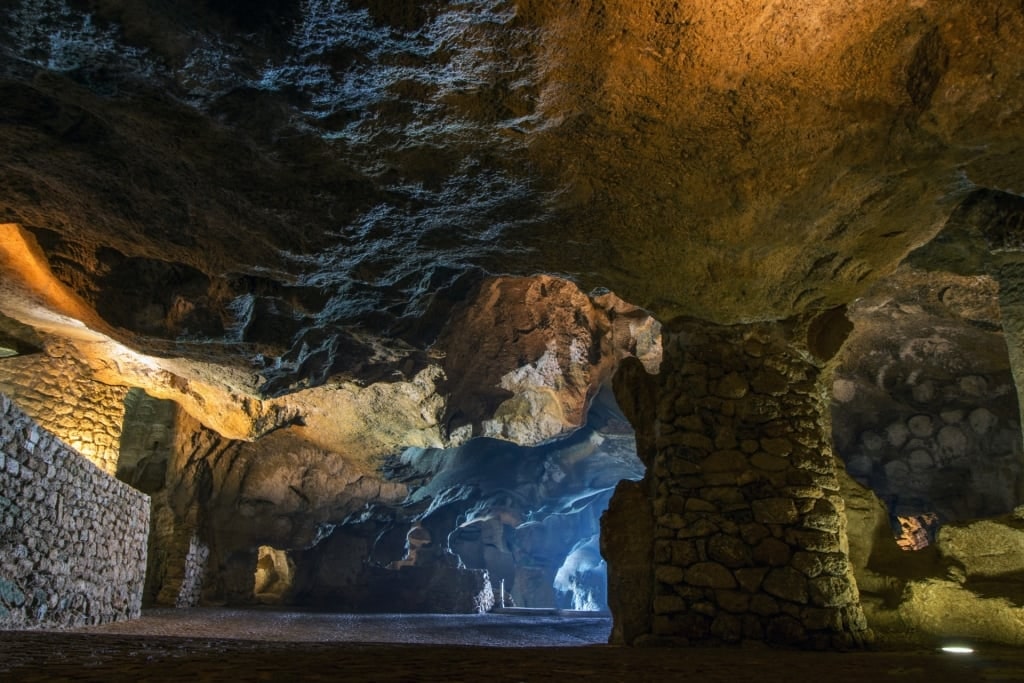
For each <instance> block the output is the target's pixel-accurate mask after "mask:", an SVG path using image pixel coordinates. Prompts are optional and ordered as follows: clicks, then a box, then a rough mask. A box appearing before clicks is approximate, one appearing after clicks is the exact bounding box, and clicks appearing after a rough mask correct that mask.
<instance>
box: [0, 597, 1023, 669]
mask: <svg viewBox="0 0 1024 683" xmlns="http://www.w3.org/2000/svg"><path fill="white" fill-rule="evenodd" d="M610 626H611V624H610V621H609V620H608V619H604V618H592V617H591V618H581V617H572V616H521V615H496V614H489V615H479V616H450V615H347V614H321V613H300V612H285V611H271V610H228V609H190V610H152V611H147V612H146V613H145V614H144V615H143V617H142V618H141V619H139V620H136V621H132V622H127V623H119V624H108V625H104V626H96V627H87V628H80V629H75V630H72V631H63V632H53V631H0V681H250V680H252V681H298V680H309V681H447V682H451V683H458V682H460V681H565V680H585V681H588V682H591V681H598V682H600V681H670V680H671V681H675V680H679V681H683V680H685V681H694V682H699V683H725V682H729V683H735V682H737V681H759V682H761V683H775V682H782V681H785V682H786V683H803V682H805V681H823V682H827V683H842V682H844V681H851V682H852V681H858V682H864V681H870V682H871V683H880V682H883V681H893V682H904V681H928V682H929V683H946V682H957V683H959V682H965V683H966V682H974V681H1002V682H1008V681H1015V682H1024V650H1022V649H1021V648H1010V647H992V646H978V649H977V651H976V653H975V654H973V655H947V654H943V653H941V652H939V651H938V650H937V649H935V648H931V647H917V648H915V649H910V650H888V649H887V650H875V651H870V652H846V653H835V652H831V653H819V652H802V651H795V650H780V649H771V648H767V647H764V646H750V647H736V648H672V649H669V648H619V647H612V646H609V645H605V644H604V642H605V640H606V639H607V635H608V632H609V629H610Z"/></svg>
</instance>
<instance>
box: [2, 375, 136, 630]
mask: <svg viewBox="0 0 1024 683" xmlns="http://www.w3.org/2000/svg"><path fill="white" fill-rule="evenodd" d="M0 523H2V524H0V628H25V627H64V626H81V625H84V624H101V623H106V622H110V621H117V620H121V619H130V618H133V617H138V616H139V611H140V608H141V605H142V588H143V580H144V576H145V570H146V538H147V535H148V532H149V497H148V496H146V495H145V494H142V493H139V492H138V491H135V490H133V489H132V488H131V487H129V486H127V485H125V484H122V483H121V482H118V481H117V480H115V479H114V478H113V477H111V476H110V475H109V474H106V473H104V472H103V471H101V470H100V469H98V468H97V467H96V466H95V465H93V464H92V463H90V462H89V461H88V460H86V459H85V458H83V457H82V456H80V455H79V454H78V453H76V452H75V451H74V450H72V449H70V448H68V446H67V445H65V444H64V443H62V442H61V441H60V440H59V439H58V438H56V437H55V436H54V435H53V434H50V433H49V432H47V431H45V430H43V429H41V428H40V427H39V426H38V425H36V424H35V423H34V422H33V421H32V420H31V419H30V418H29V417H28V416H27V415H25V414H24V413H23V412H21V411H20V410H18V408H17V407H15V406H14V404H13V403H12V402H11V400H10V399H9V398H8V397H6V396H4V395H2V394H0Z"/></svg>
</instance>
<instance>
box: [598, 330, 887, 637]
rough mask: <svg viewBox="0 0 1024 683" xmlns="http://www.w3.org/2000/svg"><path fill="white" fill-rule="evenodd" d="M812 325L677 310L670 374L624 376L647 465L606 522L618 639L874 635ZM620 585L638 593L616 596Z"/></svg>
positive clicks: (670, 336) (668, 343)
mask: <svg viewBox="0 0 1024 683" xmlns="http://www.w3.org/2000/svg"><path fill="white" fill-rule="evenodd" d="M813 328H814V326H813V325H812V326H811V329H812V330H813ZM806 337H807V334H806V328H804V327H801V326H798V325H789V324H786V323H777V324H754V325H741V326H731V327H723V326H716V325H712V324H710V323H706V322H702V321H685V322H680V323H677V324H675V325H674V326H673V330H672V331H671V332H666V333H665V334H664V338H663V342H664V354H665V355H664V361H663V364H662V371H661V374H660V375H658V376H657V377H652V378H650V379H643V378H641V377H640V374H639V373H638V372H635V371H634V372H631V371H630V370H627V371H626V372H625V373H624V376H623V377H621V378H620V377H617V378H616V380H617V381H616V393H617V396H618V397H619V400H620V404H622V406H623V408H624V410H625V411H626V412H627V415H628V416H629V417H630V420H631V421H632V422H633V424H634V426H635V427H636V429H637V432H638V437H637V440H638V450H639V451H640V453H641V457H642V458H644V459H645V460H646V461H647V466H648V470H647V476H646V478H645V480H644V481H643V482H641V483H639V484H637V485H633V486H630V487H628V488H627V489H624V490H623V491H622V492H621V494H620V493H619V492H617V493H616V498H615V499H614V500H613V502H612V505H611V506H610V508H609V511H608V513H607V514H606V515H605V518H604V520H603V529H602V531H603V533H604V534H605V535H606V536H607V540H606V542H605V547H606V548H607V549H608V553H607V560H608V564H609V591H610V593H611V594H610V596H609V602H610V603H611V605H612V609H613V614H614V616H615V621H616V625H615V629H614V631H613V640H618V641H619V642H622V643H626V644H637V645H640V644H645V643H667V644H686V643H707V642H718V643H737V642H740V641H744V640H755V641H768V642H770V643H774V644H784V645H797V646H801V647H810V648H817V649H829V648H845V647H851V646H856V645H859V644H860V643H862V642H863V641H864V639H865V638H866V637H867V636H868V635H869V632H868V630H867V624H866V622H865V619H864V615H863V612H862V611H861V608H860V603H859V596H858V592H857V587H856V584H855V582H854V579H853V574H852V570H851V566H850V562H849V560H848V556H847V547H846V529H845V523H846V520H845V512H844V505H843V499H842V498H841V496H840V495H839V484H838V481H837V478H836V464H835V460H834V458H833V455H832V448H831V437H830V426H829V414H828V411H827V400H826V392H825V391H824V390H823V386H824V385H823V383H822V382H821V381H820V374H821V369H820V367H819V363H818V361H816V360H815V359H814V357H813V356H812V355H811V354H810V353H809V352H808V351H807V346H808V345H807V343H806V341H805V340H806ZM634 370H635V369H634ZM644 382H646V384H644ZM630 385H631V386H630ZM638 490H642V491H643V492H645V493H646V496H643V497H642V498H644V499H645V500H646V501H648V502H647V504H646V505H638V504H636V500H637V498H638V496H637V492H638ZM631 502H632V503H633V504H630V503H631ZM646 518H649V519H650V520H651V521H650V523H648V521H647V519H646ZM647 534H649V535H650V537H649V539H647V542H646V544H645V539H641V538H638V536H641V535H647ZM616 538H629V539H630V547H631V549H632V553H631V556H627V554H625V553H617V552H616V550H615V548H614V546H615V545H616V544H615V542H614V541H615V539H616ZM638 548H639V549H640V552H641V553H643V552H649V562H646V564H645V559H643V558H641V559H638V558H637V556H636V553H637V551H638ZM624 575H625V576H626V577H627V580H625V581H624V580H623V576H624ZM645 578H646V585H647V586H649V587H650V588H649V589H648V590H642V589H639V584H643V583H645V580H644V579H645ZM624 585H625V586H631V589H630V590H631V591H632V595H630V596H624V595H615V592H616V590H617V589H618V587H620V586H624ZM646 601H649V602H647V604H644V605H641V604H638V603H640V602H646ZM624 606H625V609H623V607H624Z"/></svg>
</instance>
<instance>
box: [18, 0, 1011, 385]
mask: <svg viewBox="0 0 1024 683" xmlns="http://www.w3.org/2000/svg"><path fill="white" fill-rule="evenodd" d="M233 7H234V6H227V5H212V6H204V5H202V4H200V3H195V2H181V3H171V2H166V1H165V0H148V1H147V2H145V3H143V4H139V3H124V2H103V3H91V4H90V5H89V9H90V10H91V11H92V12H94V14H91V15H87V14H84V13H82V12H81V11H80V10H78V9H72V8H71V7H69V6H68V5H66V4H65V3H64V2H63V0H47V1H44V2H32V3H28V2H9V3H6V4H5V7H4V8H3V10H4V12H5V15H6V19H7V21H6V22H5V23H4V26H5V29H4V34H5V35H4V38H5V40H4V56H5V59H4V68H3V74H4V77H5V79H6V80H5V83H6V85H5V86H4V87H5V88H6V90H5V97H4V99H5V102H7V103H8V107H7V108H6V111H7V112H8V113H7V114H6V118H5V126H4V135H5V137H4V140H5V142H6V144H7V145H8V149H9V153H8V155H6V157H5V161H4V164H5V169H4V170H5V172H4V179H5V180H4V183H5V185H4V192H3V193H2V194H3V197H4V202H5V212H6V216H7V220H10V221H14V222H17V223H20V224H22V225H24V226H26V227H30V228H31V229H32V230H33V231H34V232H35V234H36V235H37V237H38V238H39V239H40V241H41V242H42V243H43V244H44V246H45V248H46V250H47V251H48V252H49V253H52V254H54V255H59V256H60V260H61V268H60V275H61V278H62V279H63V280H64V281H65V282H68V283H69V284H70V285H71V286H72V287H73V289H75V291H77V292H78V293H79V294H80V295H82V296H83V297H84V298H85V299H86V300H87V301H89V302H91V303H92V304H93V305H94V306H95V307H96V310H97V311H98V312H99V313H100V315H101V316H102V317H103V318H104V319H106V320H107V321H108V322H110V323H111V324H113V325H116V326H118V327H123V328H125V329H128V330H132V331H134V332H137V333H140V334H145V335H147V336H152V337H156V338H163V339H168V338H172V339H174V338H182V339H190V338H191V339H195V338H202V339H211V338H212V339H224V340H230V341H234V342H245V343H247V344H250V345H251V348H249V349H247V350H246V351H245V352H244V353H245V354H246V355H248V356H249V357H251V358H256V357H257V355H258V354H262V357H263V358H264V359H265V361H266V365H265V366H264V367H263V368H262V370H263V371H264V374H265V377H264V379H265V385H264V386H265V387H266V388H267V389H268V390H271V391H274V392H279V391H286V390H288V388H289V387H295V386H303V385H304V384H305V383H306V382H309V381H313V382H317V381H320V380H322V379H324V378H325V377H326V376H329V375H330V374H333V373H339V372H351V373H354V374H359V373H363V374H372V373H374V372H383V373H387V372H389V371H390V370H391V369H393V368H396V367H401V365H402V364H403V363H404V361H405V360H406V357H407V356H408V355H409V354H410V353H411V351H410V349H409V348H407V347H403V346H402V345H401V344H398V343H397V339H398V338H401V339H404V340H405V341H406V342H410V343H412V344H413V345H414V346H416V345H420V346H421V345H422V344H423V343H424V342H425V341H429V340H430V338H431V337H432V336H433V334H436V330H437V329H438V324H439V323H440V322H441V321H440V320H438V319H437V318H436V317H435V316H434V315H433V313H436V312H437V311H436V308H437V307H443V305H444V302H445V301H450V300H452V299H455V300H457V299H458V298H459V296H460V293H462V292H464V291H465V289H466V286H467V282H471V281H472V280H473V279H474V278H475V277H476V276H475V275H474V273H475V272H477V271H475V270H474V268H475V267H476V266H482V267H483V268H485V269H488V270H491V271H492V272H494V271H500V272H515V273H520V274H533V273H535V272H537V271H538V270H542V271H547V272H557V273H563V274H571V275H573V276H574V277H576V278H579V279H580V280H581V281H583V282H584V283H585V285H587V286H591V285H600V286H606V287H610V288H611V289H613V290H614V291H616V292H617V293H618V294H619V295H621V296H624V297H625V298H626V299H627V300H630V301H633V302H636V303H638V304H640V305H642V306H644V307H646V308H648V309H651V310H654V311H655V312H657V313H659V314H662V316H663V317H670V316H671V315H673V314H677V313H686V314H689V315H696V316H700V317H703V318H707V319H714V320H718V321H735V320H741V319H752V318H753V319H771V318H785V317H789V316H790V315H791V314H793V313H795V312H800V311H803V310H806V309H808V308H814V307H820V306H823V305H824V306H829V305H833V304H837V303H843V302H846V301H849V300H850V299H852V298H853V297H854V296H856V294H857V293H859V292H860V291H862V290H863V288H864V287H865V286H866V285H867V284H868V283H870V282H871V281H872V280H874V279H877V278H878V277H880V276H882V275H884V274H886V273H887V272H889V271H890V270H891V269H892V268H893V267H894V266H895V265H896V263H898V261H899V260H900V259H901V258H902V256H903V255H904V254H905V253H906V252H907V251H908V250H909V249H910V248H911V247H913V246H916V245H918V244H920V243H921V242H922V241H925V240H926V239H928V238H929V237H930V236H932V235H933V234H934V233H935V232H936V230H937V228H938V227H939V226H940V225H941V222H942V220H943V219H944V217H945V216H946V215H947V214H948V213H949V212H950V211H951V210H952V208H953V207H954V206H955V205H956V204H957V203H958V202H959V201H960V200H961V199H963V198H964V197H965V196H966V195H967V193H968V192H969V191H970V190H971V189H972V188H974V187H979V186H980V187H985V186H988V187H993V188H996V187H997V188H1000V189H1004V188H1009V189H1010V190H1011V191H1012V189H1013V188H1015V187H1018V186H1020V185H1021V184H1022V182H1024V178H1022V171H1021V169H1020V168H1019V167H1018V165H1017V164H1016V163H1015V161H1014V160H1016V159H1018V158H1020V154H1018V152H1019V151H1020V150H1019V146H1020V144H1021V143H1020V136H1019V135H1018V130H1019V126H1020V112H1021V110H1022V98H1024V92H1022V88H1021V86H1020V81H1019V78H1018V76H1019V74H1020V73H1021V70H1022V68H1024V57H1021V54H1022V53H1021V51H1020V50H1018V49H1017V46H1016V45H1015V43H1014V40H1013V38H1012V36H1015V35H1017V34H1019V33H1020V32H1019V31H1018V30H1017V29H1019V28H1021V24H1022V23H1024V15H1022V13H1021V12H1020V11H1019V8H1016V7H1014V8H1010V9H1007V8H1005V7H1004V6H1003V5H1002V4H1001V3H999V2H997V1H996V0H973V1H972V2H963V3H957V4H956V5H949V4H947V3H937V2H927V1H922V2H915V3H911V4H907V5H893V4H892V3H888V2H883V1H882V0H876V1H873V2H870V3H868V4H863V3H862V4H861V5H858V7H857V8H856V9H853V8H848V7H842V8H840V7H834V6H827V7H826V6H823V7H820V8H816V9H814V10H813V11H809V10H808V9H807V8H804V7H800V8H796V7H793V6H792V5H791V4H789V3H787V2H785V1H784V0H776V1H773V2H770V3H767V4H765V5H763V6H756V7H755V6H748V5H747V4H744V3H729V4H726V5H723V4H722V3H713V4H709V3H703V4H691V5H687V6H686V7H678V8H675V7H673V8H664V7H662V5H661V3H657V2H653V1H651V2H639V3H637V2H628V3H627V2H602V3H583V4H581V5H571V6H566V5H564V3H556V2H550V1H548V0H522V1H521V2H518V3H498V4H494V3H490V2H482V1H480V2H472V3H469V4H460V5H449V4H446V3H442V2H437V3H426V4H423V5H417V9H415V10H409V11H408V12H406V11H405V10H402V11H395V10H392V9H389V8H385V7H384V4H383V3H347V2H341V1H339V2H326V3H325V2H292V3H287V4H285V5H281V6H279V7H276V9H270V8H269V7H268V8H266V9H265V10H263V11H260V12H258V13H254V14H249V13H246V12H239V11H236V10H235V9H233ZM993 65H998V67H995V66H993ZM44 188H45V189H44ZM115 188H116V189H115ZM205 188H216V191H209V192H205V191H203V189H205ZM125 282H130V283H131V285H130V286H127V287H126V286H124V283H125ZM424 314H427V315H426V317H424ZM417 319H419V321H420V322H416V320H417ZM357 325H358V326H360V327H361V328H362V329H365V330H369V331H373V332H384V333H387V336H389V337H390V338H391V339H392V340H393V341H392V343H391V344H390V346H391V348H392V349H393V350H394V351H393V353H392V354H391V355H390V357H381V356H380V355H379V354H378V353H376V352H375V351H374V347H373V344H372V340H370V339H367V338H366V337H361V336H360V335H358V334H354V333H353V330H354V329H355V327H356V326H357ZM413 355H414V354H413ZM324 356H326V358H325V357H324ZM278 359H279V361H280V362H278Z"/></svg>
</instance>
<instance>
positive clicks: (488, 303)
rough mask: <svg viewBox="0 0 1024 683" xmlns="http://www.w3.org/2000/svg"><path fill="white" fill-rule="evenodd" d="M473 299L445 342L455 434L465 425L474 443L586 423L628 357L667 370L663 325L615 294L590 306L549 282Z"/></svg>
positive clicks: (487, 290) (512, 285) (499, 288)
mask: <svg viewBox="0 0 1024 683" xmlns="http://www.w3.org/2000/svg"><path fill="white" fill-rule="evenodd" d="M471 301H472V304H471V305H470V306H468V307H465V308H464V309H462V310H461V311H459V312H457V313H456V314H455V315H453V316H452V318H451V320H450V321H449V323H448V326H447V327H446V328H445V331H444V333H443V334H442V336H441V337H440V338H439V339H438V340H437V344H436V347H437V348H438V349H443V350H444V352H445V354H446V355H445V358H444V362H443V368H444V372H445V377H447V378H448V379H447V381H445V382H443V383H442V390H445V391H448V392H450V395H449V398H448V416H447V417H446V420H445V428H446V429H447V431H448V433H449V434H451V433H453V432H457V431H459V430H460V428H463V426H466V427H468V428H469V432H470V434H471V435H472V436H487V437H492V438H497V439H506V440H508V441H512V442H514V443H518V444H521V445H524V446H533V445H537V444H539V443H543V442H544V441H548V440H550V439H553V438H556V437H559V436H562V435H564V434H566V433H569V432H572V431H573V430H575V429H576V428H578V427H579V426H580V425H582V424H583V423H584V421H585V417H586V413H587V409H588V407H589V404H590V399H591V398H593V396H594V395H595V394H596V393H597V390H598V388H599V387H600V386H601V385H603V384H605V383H606V382H607V381H608V379H609V378H610V376H611V374H612V373H613V372H614V370H615V367H616V366H617V364H618V361H619V360H620V359H621V358H624V357H628V356H636V357H637V358H639V359H641V360H642V361H643V362H644V363H645V364H646V366H647V367H648V368H649V370H650V371H651V372H657V370H658V363H659V361H660V359H661V339H660V331H661V326H660V325H659V324H658V323H657V322H655V321H654V319H653V318H651V317H650V315H649V314H648V313H647V312H646V311H643V310H642V309H638V308H636V307H635V306H630V305H628V304H626V303H625V302H623V301H622V300H621V299H618V298H617V297H615V296H614V295H613V294H605V295H604V296H603V297H602V298H599V299H590V298H589V297H587V296H586V295H585V294H583V293H582V292H581V291H579V289H578V288H577V287H576V286H575V285H573V284H572V283H570V282H567V281H565V280H561V279H558V278H553V277H547V276H541V277H536V278H496V279H490V280H487V281H485V282H484V283H483V285H482V286H481V288H480V291H479V292H477V293H476V294H475V295H474V296H473V298H472V300H471ZM512 358H515V359H518V362H517V363H516V365H515V366H514V367H513V368H512V369H509V367H508V366H509V363H508V360H509V359H512Z"/></svg>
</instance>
